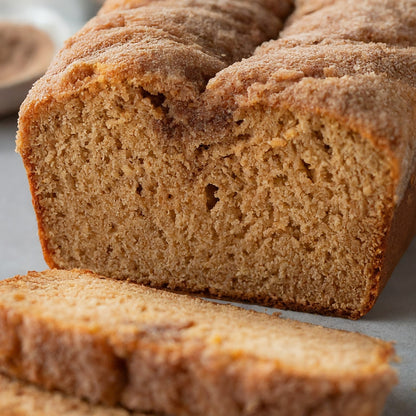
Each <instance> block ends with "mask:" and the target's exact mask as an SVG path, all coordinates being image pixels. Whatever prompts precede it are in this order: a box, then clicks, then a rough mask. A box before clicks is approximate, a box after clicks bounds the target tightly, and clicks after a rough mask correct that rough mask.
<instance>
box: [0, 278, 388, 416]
mask: <svg viewBox="0 0 416 416" xmlns="http://www.w3.org/2000/svg"><path fill="white" fill-rule="evenodd" d="M58 294H59V295H60V296H57V295H58ZM0 305H1V308H0V328H1V331H0V368H1V369H2V370H4V371H6V372H7V373H8V374H11V375H14V376H17V377H19V378H22V379H26V380H30V381H32V382H34V383H37V384H39V385H41V386H43V387H46V388H49V389H54V388H56V389H59V390H62V391H64V392H66V393H69V394H75V395H77V396H81V397H86V398H87V399H89V400H90V401H92V402H104V403H107V404H114V403H117V402H121V403H122V404H123V405H124V406H126V407H128V408H130V409H137V410H146V411H162V412H167V413H172V414H183V415H206V416H208V415H224V416H225V415H227V416H233V415H236V416H237V415H259V416H260V415H270V414H276V415H277V414H279V416H283V415H293V414H306V413H308V412H309V411H310V410H311V409H314V411H315V412H317V414H320V412H323V411H324V410H325V412H326V413H325V414H328V416H329V415H334V416H335V415H336V416H344V415H345V416H347V415H351V414H355V415H357V416H364V415H366V416H372V415H374V416H375V415H378V414H379V412H380V411H381V409H382V407H383V403H384V400H385V398H386V395H387V394H388V392H389V390H390V389H391V387H392V385H393V384H394V383H395V382H396V375H395V372H394V371H393V370H392V369H391V367H389V365H388V362H389V360H390V359H391V358H392V356H393V354H394V351H393V348H392V346H391V344H388V343H385V342H383V341H380V340H377V339H373V338H368V337H365V336H362V335H359V334H354V333H346V332H344V331H336V330H329V329H325V328H322V327H317V326H313V325H309V324H303V323H300V322H296V321H289V320H284V319H280V318H278V317H275V316H268V315H265V314H259V313H255V312H252V311H245V310H243V309H238V308H235V307H232V306H229V305H215V304H211V303H208V302H205V301H200V300H198V299H193V298H191V297H187V296H181V295H175V294H171V293H168V292H160V291H155V290H154V289H150V288H144V287H141V286H138V285H135V284H132V283H126V282H118V281H114V280H111V279H106V278H103V277H101V276H97V275H94V274H92V273H89V272H82V271H72V272H69V271H54V270H52V271H45V272H43V273H36V272H30V273H29V274H28V276H17V277H15V278H13V279H10V280H8V281H3V282H2V283H1V285H0ZM288 345H290V351H291V352H290V351H288V348H287V346H288ZM114 363H118V364H117V366H116V367H114Z"/></svg>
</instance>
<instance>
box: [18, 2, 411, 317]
mask: <svg viewBox="0 0 416 416" xmlns="http://www.w3.org/2000/svg"><path fill="white" fill-rule="evenodd" d="M290 3H291V2H289V1H286V2H276V1H266V0H264V1H262V0H259V1H256V2H249V1H244V0H228V1H226V2H220V3H218V2H217V1H205V2H203V1H191V0H189V1H188V0H180V1H175V2H174V1H170V0H169V1H168V0H164V1H163V0H160V1H147V0H143V1H140V0H136V1H135V0H130V1H129V0H125V1H115V0H114V1H111V0H110V1H107V2H106V4H105V6H104V8H103V9H102V11H101V13H100V16H99V17H97V18H96V19H93V21H91V22H90V23H89V24H88V25H87V26H86V27H85V28H84V29H83V30H82V31H81V32H80V33H79V34H78V35H76V36H75V37H74V38H72V39H71V40H70V41H68V43H67V45H66V48H65V49H64V50H63V51H62V52H61V53H60V55H59V56H58V57H57V59H56V60H55V62H54V64H53V65H52V67H51V68H50V70H49V71H48V73H47V75H46V76H45V78H43V80H41V81H40V82H39V83H37V84H36V86H35V87H34V89H33V90H32V92H31V93H30V95H29V97H28V99H27V100H26V102H25V103H24V104H23V107H22V111H21V118H20V122H19V126H20V127H19V129H20V131H19V139H18V148H19V151H20V152H21V154H22V157H23V159H24V161H25V165H26V169H27V171H28V175H29V178H30V184H31V185H30V186H31V190H32V195H34V206H35V210H36V213H37V216H38V222H39V234H40V237H41V242H42V246H43V249H44V254H45V258H46V260H47V262H48V264H49V265H50V266H56V265H57V264H56V262H55V260H54V253H53V252H51V250H50V249H48V242H47V240H46V233H45V230H44V227H45V225H44V224H43V221H42V217H43V213H42V207H41V205H40V203H39V201H38V199H37V196H36V193H37V189H36V183H35V182H36V181H35V180H34V171H35V169H36V167H35V166H32V165H31V162H30V160H29V159H30V157H29V156H30V152H31V151H32V150H31V149H30V143H29V137H30V131H29V130H30V128H31V127H30V126H31V123H33V120H36V118H37V116H38V114H39V113H41V112H42V111H44V112H47V111H48V108H49V107H48V106H49V105H51V106H52V105H55V104H56V105H60V103H64V102H65V100H66V99H67V98H68V97H71V96H73V95H77V94H79V95H81V94H82V93H83V92H84V88H88V87H86V85H96V84H94V80H97V84H99V82H98V81H99V80H103V79H104V80H107V81H108V85H111V83H112V82H113V83H115V84H117V83H124V84H129V83H130V84H135V85H136V84H139V85H140V86H142V87H143V88H144V89H146V90H147V91H148V92H149V93H150V94H155V95H156V96H157V94H163V96H164V97H165V98H166V100H167V103H168V106H167V107H169V116H170V117H171V118H172V120H175V122H172V123H171V124H169V125H168V126H164V127H163V128H165V130H164V131H163V135H165V136H166V137H168V138H169V140H173V139H176V140H192V138H191V137H188V136H186V135H184V134H183V125H184V124H185V121H186V123H187V124H188V125H190V126H191V127H192V128H193V129H194V131H193V132H192V133H194V134H195V135H197V134H199V133H201V132H202V133H201V134H203V132H205V131H208V130H209V131H210V132H211V134H210V137H209V138H207V140H208V141H209V140H211V141H212V142H221V140H224V141H225V140H226V138H227V137H228V135H229V133H230V131H231V129H232V128H233V127H232V126H233V125H234V122H235V120H237V119H238V117H239V114H241V113H244V112H245V111H250V109H254V108H261V107H262V106H263V108H269V109H278V108H286V109H288V110H290V111H292V112H297V113H300V114H305V115H307V114H313V115H315V116H317V117H327V118H329V119H332V120H335V121H337V122H339V123H341V124H342V125H343V126H345V129H347V130H351V131H352V132H354V133H358V134H360V135H361V136H362V137H364V138H365V139H366V140H368V141H369V142H371V143H373V144H374V146H375V148H377V149H379V151H380V153H381V154H383V155H384V156H385V157H386V159H387V160H389V161H390V165H391V171H390V178H389V179H391V180H392V183H393V185H392V186H391V189H389V191H388V194H386V195H385V198H386V201H387V205H388V209H386V210H385V212H384V213H383V218H381V220H380V225H379V230H380V231H382V232H383V233H384V238H382V239H379V240H378V242H377V244H378V249H377V250H379V254H377V256H375V257H374V259H373V262H372V265H371V267H372V269H373V275H372V278H371V281H369V282H368V288H367V290H368V291H367V295H366V302H365V303H363V304H362V305H361V307H360V308H359V310H358V309H357V310H354V311H352V310H345V309H337V308H332V309H331V308H327V307H324V306H323V305H319V302H318V303H317V304H314V303H313V302H312V303H311V302H308V303H301V302H294V303H293V302H290V301H287V302H284V301H282V302H280V301H276V299H272V297H271V299H266V298H265V297H264V296H260V297H256V296H255V295H253V294H252V293H251V294H250V295H248V296H247V297H246V298H245V300H249V301H258V302H260V303H267V304H272V305H274V306H282V307H289V308H291V309H299V310H308V311H316V312H320V313H328V314H335V315H341V316H345V315H347V316H350V317H353V318H357V317H360V316H362V315H363V314H364V313H365V312H366V311H368V310H369V308H370V307H371V306H372V304H373V303H374V301H375V299H376V297H377V296H378V294H379V293H380V291H381V289H382V287H383V286H384V284H385V281H386V279H387V276H389V275H390V273H391V271H392V268H393V265H394V264H395V263H396V262H397V260H398V258H399V257H400V255H401V253H402V252H403V251H404V250H405V248H406V246H407V244H408V242H409V241H410V239H411V237H412V236H413V234H414V230H413V227H406V226H405V225H403V222H404V218H405V217H406V215H407V216H408V215H410V216H411V217H412V220H413V218H414V208H415V206H414V203H413V202H411V203H409V202H406V201H408V196H405V195H409V194H411V195H413V194H414V192H415V184H414V183H413V182H412V181H410V175H411V172H412V171H413V165H414V159H415V153H416V148H415V139H414V133H413V132H414V131H415V127H416V126H415V117H414V113H415V108H416V103H415V99H416V98H415V97H416V95H415V90H414V88H415V81H414V80H415V76H414V74H415V73H416V60H415V56H416V53H415V52H416V50H415V46H414V45H416V30H415V27H416V25H415V24H414V19H415V16H416V13H415V10H414V9H415V7H416V3H415V2H414V1H396V0H382V1H375V0H365V1H359V0H348V1H341V0H338V1H337V0H314V1H298V3H297V7H296V10H295V12H294V13H293V15H292V16H291V17H290V19H289V21H288V22H287V23H286V26H285V29H284V30H283V32H282V33H281V36H280V39H277V40H271V41H270V42H266V43H263V44H262V45H261V46H260V47H259V48H257V50H256V51H255V52H254V49H255V46H256V45H259V44H261V43H262V42H263V41H266V40H269V39H276V38H277V36H278V33H277V32H278V30H279V28H280V22H281V20H282V19H284V17H285V16H286V15H287V14H288V12H289V9H290ZM202 21H204V24H200V23H201V22H202ZM322 22H325V24H322ZM224 31H225V33H226V35H225V36H224ZM246 57H248V59H243V58H246ZM95 88H98V87H95ZM167 107H166V108H167ZM175 123H176V124H175ZM184 137H185V139H184ZM403 207H407V208H406V209H408V210H409V212H408V213H404V210H405V208H403ZM398 224H401V225H398ZM388 230H391V231H390V232H389V231H388ZM395 230H396V231H395ZM398 230H403V231H404V232H403V233H401V232H399V231H398ZM396 237H399V240H400V241H399V242H396V243H393V239H395V238H396ZM393 247H395V249H392V248H393ZM380 253H381V254H380ZM179 289H180V288H179ZM218 295H219V296H221V293H219V294H218ZM240 299H241V295H240Z"/></svg>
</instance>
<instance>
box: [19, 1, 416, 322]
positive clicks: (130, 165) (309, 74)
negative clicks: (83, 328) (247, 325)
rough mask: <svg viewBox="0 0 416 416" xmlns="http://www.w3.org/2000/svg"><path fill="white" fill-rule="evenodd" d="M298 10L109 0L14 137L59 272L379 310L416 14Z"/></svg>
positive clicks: (400, 209) (33, 96)
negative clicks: (78, 270)
mask: <svg viewBox="0 0 416 416" xmlns="http://www.w3.org/2000/svg"><path fill="white" fill-rule="evenodd" d="M292 3H293V2H292V1H289V0H288V1H285V0H279V1H277V0H256V1H254V0H177V1H174V0H158V1H156V0H154V1H151V0H110V1H108V2H107V3H106V5H105V6H104V8H103V10H102V11H101V12H100V15H99V16H98V17H96V18H95V19H93V20H92V21H91V22H89V23H88V24H87V26H86V27H85V28H84V29H83V30H82V31H81V32H80V33H78V34H77V35H75V36H74V37H73V38H71V39H70V40H69V42H67V43H66V45H65V47H64V49H63V50H62V51H61V52H60V54H59V55H58V56H57V58H56V59H55V61H54V63H53V64H52V66H51V68H50V69H49V71H48V73H47V74H46V76H45V77H44V78H43V79H42V80H40V81H39V82H38V83H37V84H36V85H35V87H34V88H33V90H32V91H31V93H30V94H29V97H28V98H27V100H26V101H25V103H24V104H23V106H22V109H21V113H20V121H19V132H18V144H17V148H18V151H19V152H20V153H21V155H22V157H23V160H24V163H25V166H26V169H27V172H28V175H29V181H30V186H31V190H32V195H33V201H34V206H35V210H36V214H37V218H38V222H39V235H40V239H41V243H42V246H43V250H44V255H45V259H46V261H47V263H48V264H49V266H50V267H56V268H63V269H71V268H74V267H76V268H83V269H90V270H94V271H95V272H98V273H101V274H104V275H106V276H109V277H113V278H118V279H130V280H134V281H136V282H138V283H143V284H148V285H151V286H154V287H159V288H164V287H166V288H169V289H172V290H178V291H184V292H193V293H199V294H205V295H208V296H212V297H222V298H233V299H238V300H244V301H250V302H255V303H260V304H265V305H272V306H277V307H283V308H291V309H297V310H304V311H311V312H319V313H325V314H332V315H340V316H348V317H350V318H358V317H360V316H362V315H364V314H365V313H366V312H368V311H369V310H370V309H371V307H372V306H373V305H374V302H375V300H376V299H377V297H378V295H379V293H380V292H381V290H382V288H383V287H384V285H385V283H386V281H387V279H388V278H389V276H390V275H391V273H392V270H393V268H394V267H395V265H396V263H397V262H398V260H399V259H400V256H401V255H402V253H403V252H404V250H405V249H406V247H407V245H408V244H409V242H410V240H411V238H412V237H413V235H414V233H415V227H416V220H415V219H416V215H415V211H416V190H415V184H416V180H415V166H416V165H415V163H414V162H413V161H414V160H415V154H416V151H415V149H416V146H415V142H416V141H415V136H414V132H415V131H416V126H415V123H416V121H415V117H414V114H415V111H416V100H415V87H416V84H415V79H416V77H415V74H416V67H415V59H414V57H415V49H414V45H416V29H415V28H416V22H415V13H414V10H413V9H412V8H413V5H412V2H408V1H405V0H395V1H393V0H377V1H375V0H348V1H347V5H346V0H328V1H322V0H319V1H299V2H297V5H296V8H295V11H294V13H293V14H292V15H291V16H290V18H289V19H288V20H287V22H286V24H285V26H284V27H283V21H284V20H285V18H286V17H287V16H288V15H289V14H290V11H291V8H292V6H293V4H292ZM282 28H284V30H283V31H282V32H281V34H280V37H279V30H280V29H282ZM278 37H279V39H277V38H278ZM273 39H274V40H273ZM276 39H277V40H276ZM268 40H270V41H269V42H265V41H268ZM258 45H261V46H260V47H258V48H257V49H256V47H257V46H258ZM243 58H247V59H243Z"/></svg>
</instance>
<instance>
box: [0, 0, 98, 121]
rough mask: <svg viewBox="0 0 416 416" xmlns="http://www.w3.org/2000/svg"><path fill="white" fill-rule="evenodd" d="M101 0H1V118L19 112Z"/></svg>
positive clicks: (93, 13)
mask: <svg viewBox="0 0 416 416" xmlns="http://www.w3.org/2000/svg"><path fill="white" fill-rule="evenodd" d="M99 6H100V1H99V0H0V117H4V116H7V115H10V114H13V113H15V112H17V110H18V108H19V106H20V104H21V102H22V101H23V99H24V98H25V96H26V94H27V92H28V90H29V89H30V87H31V86H32V84H33V82H34V81H36V79H38V78H39V77H40V76H41V75H43V73H44V72H45V70H46V68H47V67H48V65H49V63H50V61H51V59H52V57H53V56H54V54H55V53H56V52H57V50H58V49H59V48H61V46H62V45H63V43H64V41H65V39H67V38H68V37H69V36H70V35H72V34H73V33H75V32H76V31H77V30H79V29H80V28H81V27H82V26H83V25H84V24H85V22H86V21H87V20H89V19H90V18H91V17H92V16H94V15H95V14H96V12H97V10H98V8H99Z"/></svg>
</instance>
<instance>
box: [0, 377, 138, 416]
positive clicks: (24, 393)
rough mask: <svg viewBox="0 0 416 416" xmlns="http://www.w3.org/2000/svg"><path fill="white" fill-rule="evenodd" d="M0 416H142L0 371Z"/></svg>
mask: <svg viewBox="0 0 416 416" xmlns="http://www.w3.org/2000/svg"><path fill="white" fill-rule="evenodd" d="M0 415H1V416H145V415H144V414H142V413H136V412H129V411H127V410H125V409H122V408H115V407H111V408H110V407H105V406H93V405H91V404H88V403H87V402H84V401H82V400H80V399H77V398H75V397H70V396H65V395H63V394H61V393H58V392H55V391H54V392H50V391H45V390H42V389H39V388H37V387H35V386H33V385H30V384H28V383H24V382H22V381H18V380H14V379H10V378H9V377H6V376H3V375H1V374H0Z"/></svg>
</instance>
